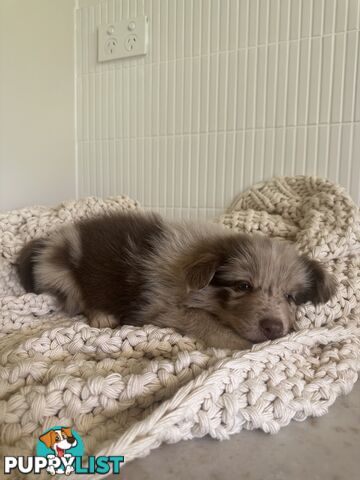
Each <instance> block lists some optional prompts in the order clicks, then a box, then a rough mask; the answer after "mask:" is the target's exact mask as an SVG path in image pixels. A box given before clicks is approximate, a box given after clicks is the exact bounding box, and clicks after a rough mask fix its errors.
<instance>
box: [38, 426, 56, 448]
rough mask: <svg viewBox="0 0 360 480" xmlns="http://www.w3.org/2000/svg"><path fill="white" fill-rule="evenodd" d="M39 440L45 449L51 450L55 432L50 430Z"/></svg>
mask: <svg viewBox="0 0 360 480" xmlns="http://www.w3.org/2000/svg"><path fill="white" fill-rule="evenodd" d="M39 439H40V440H41V441H42V442H43V443H45V445H46V446H47V448H51V445H54V443H55V432H54V431H53V430H50V431H49V432H47V433H44V435H41V437H39Z"/></svg>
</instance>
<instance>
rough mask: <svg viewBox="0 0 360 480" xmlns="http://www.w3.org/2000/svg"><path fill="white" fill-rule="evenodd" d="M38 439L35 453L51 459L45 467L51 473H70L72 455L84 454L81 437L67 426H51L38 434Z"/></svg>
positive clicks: (72, 469)
mask: <svg viewBox="0 0 360 480" xmlns="http://www.w3.org/2000/svg"><path fill="white" fill-rule="evenodd" d="M39 440H40V441H39V442H38V444H37V449H36V450H37V455H39V456H43V457H46V458H47V459H48V460H51V462H49V466H48V468H47V471H48V472H49V473H50V474H51V475H55V474H58V473H65V475H70V473H72V472H73V471H74V467H73V463H74V460H75V458H74V457H76V456H80V457H81V456H82V455H83V454H84V446H83V443H82V440H81V437H80V436H79V435H78V434H77V433H76V432H75V430H72V429H71V428H69V427H52V428H51V429H50V430H47V431H46V432H44V433H43V434H42V435H40V437H39Z"/></svg>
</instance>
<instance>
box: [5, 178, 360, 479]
mask: <svg viewBox="0 0 360 480" xmlns="http://www.w3.org/2000/svg"><path fill="white" fill-rule="evenodd" d="M136 208H140V207H139V204H138V203H137V202H134V201H132V200H131V199H129V198H127V197H115V198H108V199H106V200H101V199H97V198H92V197H91V198H86V199H82V200H79V201H74V202H67V203H64V204H62V205H60V206H59V207H57V208H54V209H49V208H46V207H35V208H26V209H22V210H17V211H12V212H9V213H5V214H1V215H0V232H1V236H0V254H1V255H0V312H1V315H0V444H1V447H0V452H1V453H2V454H3V455H33V454H34V449H35V443H36V440H37V438H38V436H39V435H40V434H41V433H42V432H43V431H44V430H45V429H47V428H50V427H51V426H54V425H63V426H71V427H73V428H74V429H75V430H76V431H77V432H78V433H79V434H80V435H81V436H82V438H83V440H84V443H85V451H86V452H87V454H95V455H111V454H117V455H124V456H125V459H126V460H127V461H129V460H131V459H134V458H136V457H139V456H144V455H147V454H148V453H149V452H150V450H151V449H153V448H156V447H158V446H159V445H160V444H161V443H163V442H169V443H174V442H178V441H180V440H182V439H190V438H194V437H202V436H204V435H207V434H209V435H211V436H212V437H214V438H217V439H225V438H228V437H229V435H231V434H233V433H237V432H239V431H240V430H242V429H254V428H260V429H262V430H264V431H265V432H270V433H276V432H277V431H278V430H279V429H280V428H281V427H283V426H285V425H287V424H288V423H289V422H290V421H291V420H292V419H295V420H304V419H305V418H306V417H308V416H320V415H323V414H325V413H326V412H327V410H328V407H329V406H330V405H331V404H332V403H333V402H334V401H335V399H336V397H337V396H339V395H340V394H345V393H348V392H350V391H351V389H352V387H353V385H354V383H355V382H356V380H357V378H358V374H357V372H358V370H359V369H360V302H359V300H360V215H359V209H358V207H357V206H356V205H355V204H354V203H353V201H352V200H351V199H350V198H349V197H348V196H347V194H346V193H345V192H344V191H343V189H342V188H340V187H339V186H337V185H334V184H332V183H330V182H328V181H326V180H322V179H317V178H313V177H304V176H301V177H285V178H275V179H273V180H270V181H268V182H265V183H262V184H257V185H255V186H254V187H252V188H250V189H249V190H248V191H246V192H245V193H243V194H241V195H239V196H238V197H237V198H236V199H235V200H234V202H233V204H232V205H231V207H230V208H229V209H228V211H227V212H226V213H225V214H224V215H223V216H221V217H220V218H218V219H216V220H215V221H216V222H217V223H219V224H221V225H223V226H224V228H232V229H236V230H238V231H244V232H262V233H264V234H267V235H271V236H274V237H282V238H287V239H289V240H291V241H293V242H295V244H296V246H297V248H298V250H299V251H300V252H301V253H306V254H307V255H309V256H310V257H313V258H317V259H320V260H321V261H323V262H324V263H325V265H327V268H328V269H329V271H331V272H333V273H334V275H335V276H336V277H337V279H338V281H339V284H340V287H339V290H338V293H337V296H336V297H335V298H334V299H332V300H331V301H330V302H329V303H327V304H326V305H322V306H317V307H314V306H313V305H311V304H307V305H305V306H302V307H300V308H299V309H298V312H297V323H296V331H295V332H293V333H291V334H289V335H287V336H286V337H284V338H281V339H277V340H275V341H272V342H270V341H268V342H265V343H262V344H259V345H255V346H254V347H253V349H252V350H251V351H244V352H232V351H230V350H219V349H214V348H206V347H205V346H204V345H203V344H202V343H201V342H200V341H198V340H194V339H191V338H188V337H184V336H182V335H180V334H179V333H176V332H175V331H174V330H172V329H167V328H162V329H161V328H158V327H154V326H152V325H147V326H144V327H142V328H138V327H133V326H123V327H121V328H120V329H115V330H111V329H97V328H91V327H89V326H88V324H87V323H86V318H84V317H82V316H77V317H75V318H69V317H67V316H66V315H65V314H64V313H63V312H61V311H60V310H59V309H58V307H57V305H56V303H55V302H54V300H53V298H52V297H51V296H48V295H35V294H29V293H27V294H25V293H24V291H23V290H22V288H21V286H20V285H19V283H18V280H17V277H16V274H15V269H14V261H15V258H16V255H17V253H18V252H19V250H20V248H21V247H22V245H23V244H24V242H26V241H28V240H30V239H32V238H36V237H41V236H43V235H44V234H47V233H48V232H49V231H51V230H53V229H55V228H57V227H58V226H59V225H60V224H63V223H65V222H69V221H74V220H77V219H80V218H84V217H87V216H90V215H93V214H95V213H99V212H102V211H108V210H124V209H136ZM37 478H40V477H39V476H37Z"/></svg>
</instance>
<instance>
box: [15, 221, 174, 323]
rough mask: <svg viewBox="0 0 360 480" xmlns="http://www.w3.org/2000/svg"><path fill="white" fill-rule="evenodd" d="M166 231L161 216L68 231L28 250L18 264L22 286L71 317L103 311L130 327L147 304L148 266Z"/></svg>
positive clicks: (91, 224)
mask: <svg viewBox="0 0 360 480" xmlns="http://www.w3.org/2000/svg"><path fill="white" fill-rule="evenodd" d="M164 230H165V225H164V223H163V221H162V219H161V217H160V216H158V215H155V214H143V213H117V214H114V213H112V214H106V215H102V216H98V217H94V218H91V219H87V220H83V221H80V222H78V223H76V224H74V225H67V226H64V227H63V228H61V229H59V230H57V231H55V232H53V233H52V234H50V236H49V237H48V238H46V239H37V240H33V241H32V242H29V243H28V244H27V245H25V247H24V248H23V249H22V251H21V252H20V255H19V257H18V261H17V269H18V273H19V277H20V281H21V283H22V285H23V287H24V288H25V289H26V290H27V291H34V292H36V293H41V292H49V293H52V294H54V295H55V296H57V298H58V299H59V300H60V301H61V303H62V304H63V307H64V308H65V310H66V311H68V312H69V313H70V314H72V315H73V314H76V313H79V312H82V311H91V310H100V311H104V312H107V313H110V314H113V315H115V316H116V317H118V318H123V317H124V318H125V317H126V318H127V320H128V321H129V318H130V317H133V316H135V315H134V314H135V313H136V311H138V310H139V308H141V304H142V302H143V295H142V293H143V290H144V288H145V284H146V272H145V268H144V264H145V263H146V262H144V260H145V259H148V258H149V256H150V255H151V253H152V252H153V251H154V249H155V246H156V245H157V244H158V243H159V241H160V238H161V237H162V235H163V233H164ZM130 320H131V319H130Z"/></svg>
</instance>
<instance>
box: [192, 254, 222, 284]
mask: <svg viewBox="0 0 360 480" xmlns="http://www.w3.org/2000/svg"><path fill="white" fill-rule="evenodd" d="M219 263H220V261H219V256H218V255H217V254H216V253H215V252H203V253H199V254H194V255H192V256H190V257H189V258H187V259H186V261H185V263H184V266H183V272H184V275H185V281H186V284H187V287H188V288H189V289H190V290H200V289H201V288H204V287H206V286H207V285H209V283H210V282H211V280H212V278H213V276H214V275H215V272H216V269H217V267H218V266H219Z"/></svg>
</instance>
